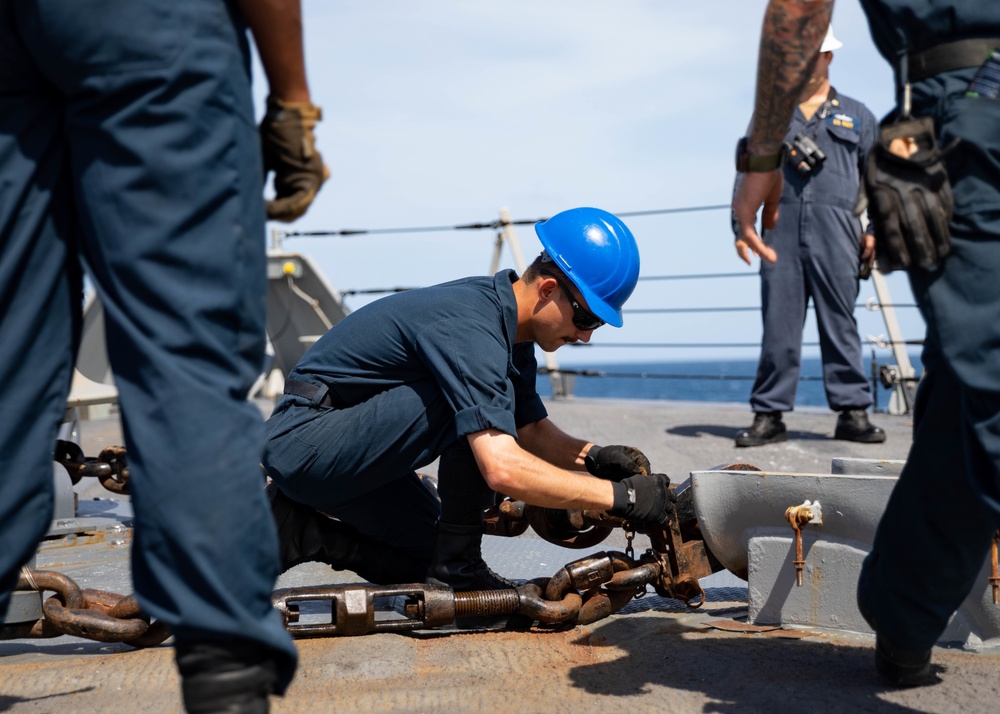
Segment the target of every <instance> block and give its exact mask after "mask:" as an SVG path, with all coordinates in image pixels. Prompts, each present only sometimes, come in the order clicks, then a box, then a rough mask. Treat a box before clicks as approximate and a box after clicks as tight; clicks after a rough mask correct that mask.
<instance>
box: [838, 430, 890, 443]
mask: <svg viewBox="0 0 1000 714" xmlns="http://www.w3.org/2000/svg"><path fill="white" fill-rule="evenodd" d="M833 438H834V439H837V440H838V441H853V442H854V443H855V444H881V443H882V442H884V441H885V432H882V433H881V434H873V435H871V436H865V435H863V434H845V433H843V432H834V434H833Z"/></svg>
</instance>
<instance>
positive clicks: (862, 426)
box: [833, 409, 885, 444]
mask: <svg viewBox="0 0 1000 714" xmlns="http://www.w3.org/2000/svg"><path fill="white" fill-rule="evenodd" d="M833 438H834V439H841V440H843V441H856V442H858V443H861V444H881V443H882V442H883V441H885V432H884V431H883V430H882V429H880V428H879V427H877V426H875V425H874V424H872V423H871V422H870V421H868V412H866V411H865V410H864V409H844V410H843V411H842V412H840V416H839V417H837V429H836V431H834V432H833Z"/></svg>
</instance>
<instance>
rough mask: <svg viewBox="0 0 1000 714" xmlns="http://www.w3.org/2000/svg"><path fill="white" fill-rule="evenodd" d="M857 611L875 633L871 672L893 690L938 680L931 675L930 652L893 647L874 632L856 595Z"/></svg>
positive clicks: (888, 641)
mask: <svg viewBox="0 0 1000 714" xmlns="http://www.w3.org/2000/svg"><path fill="white" fill-rule="evenodd" d="M858 610H860V611H861V616H862V617H863V618H865V622H867V623H868V625H869V627H871V628H872V629H873V630H875V671H876V672H878V674H879V676H880V677H881V678H882V679H883V680H885V682H886V683H888V684H891V685H892V686H894V687H926V686H927V685H930V684H937V683H938V682H940V681H941V679H940V678H939V677H938V676H937V675H936V674H934V673H932V672H931V650H930V649H926V650H907V649H903V648H902V647H899V646H898V645H896V644H895V643H894V642H893V641H892V640H890V639H889V638H888V637H886V636H885V635H883V634H882V633H881V632H879V630H878V625H877V623H876V622H875V620H874V619H873V618H872V617H871V615H870V614H869V613H868V610H867V609H866V608H865V606H864V603H863V602H862V601H861V596H860V595H858Z"/></svg>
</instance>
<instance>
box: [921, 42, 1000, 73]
mask: <svg viewBox="0 0 1000 714" xmlns="http://www.w3.org/2000/svg"><path fill="white" fill-rule="evenodd" d="M997 47H1000V38H996V37H993V38H990V37H978V38H973V39H968V40H955V41H954V42H944V43H942V44H940V45H935V46H934V47H931V48H930V49H929V50H924V51H923V52H914V53H913V54H911V55H908V56H907V58H906V61H907V64H908V65H909V67H908V70H907V74H908V79H909V81H910V82H919V81H920V80H922V79H927V78H928V77H933V76H934V75H935V74H941V73H942V72H951V71H953V70H956V69H965V68H967V67H978V66H979V65H981V64H982V63H983V62H984V61H985V60H986V57H987V56H989V54H990V51H991V50H994V49H996V48H997Z"/></svg>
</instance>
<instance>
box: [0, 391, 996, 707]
mask: <svg viewBox="0 0 1000 714" xmlns="http://www.w3.org/2000/svg"><path fill="white" fill-rule="evenodd" d="M548 406H549V410H550V416H551V417H552V419H553V420H554V421H555V422H556V423H557V424H558V425H559V426H560V427H561V428H563V429H564V430H565V431H567V432H569V433H572V434H575V435H579V436H582V437H586V438H588V439H591V440H594V441H597V442H599V443H626V444H633V445H635V446H638V447H640V448H642V449H643V450H644V451H645V452H646V454H647V455H648V456H649V457H650V460H651V461H652V464H653V467H654V469H656V470H659V471H665V472H667V473H668V474H670V475H671V477H672V478H673V480H674V481H675V482H680V481H683V480H684V479H685V478H686V477H687V475H688V473H689V472H691V471H694V470H704V469H707V468H711V467H713V466H717V465H720V464H728V463H733V462H744V463H747V462H748V463H751V464H754V465H755V466H757V467H759V468H760V469H762V470H766V471H803V472H816V473H828V472H829V469H830V462H831V459H832V458H834V457H859V458H872V459H888V460H897V459H905V458H906V455H907V452H908V450H909V446H910V442H911V436H910V432H911V427H912V423H911V420H910V418H909V417H906V416H889V415H882V414H878V415H873V417H872V420H873V421H874V422H875V423H877V424H879V425H880V426H882V427H883V428H884V429H885V430H886V431H887V433H888V439H887V441H886V442H885V443H884V444H875V445H862V444H852V443H846V442H840V441H834V440H833V439H832V436H833V428H834V423H835V415H834V414H833V413H831V412H829V411H828V410H820V409H801V410H796V411H795V412H793V413H790V414H788V415H786V417H785V421H786V423H787V425H788V428H789V437H790V438H789V441H787V442H784V443H781V444H774V445H769V446H764V447H758V448H755V449H737V448H736V447H735V446H734V445H733V441H732V437H733V434H734V433H735V431H736V430H737V429H738V428H740V427H743V426H746V425H747V424H748V423H749V421H750V414H749V411H748V410H747V408H746V407H745V406H744V405H736V404H708V403H679V402H663V401H656V402H653V401H642V400H583V399H567V400H560V401H555V402H549V403H548ZM264 408H266V407H264ZM81 441H82V446H83V447H84V451H85V453H86V454H87V455H93V454H96V453H97V452H98V451H99V450H100V449H101V448H103V447H105V446H109V445H113V444H117V443H119V442H120V431H119V427H118V422H117V419H115V418H109V419H103V420H95V421H88V422H84V423H83V424H82V429H81ZM428 472H429V473H432V474H433V472H434V469H433V467H431V468H429V469H428ZM85 481H86V480H85ZM77 489H78V492H79V493H80V498H81V504H82V506H81V509H83V508H84V507H88V508H90V510H91V511H92V512H96V511H100V510H102V509H103V510H105V511H107V512H108V513H114V512H121V513H125V514H126V515H127V511H128V504H127V503H123V502H121V501H118V502H116V501H115V499H116V498H119V497H116V496H114V495H113V494H110V493H108V492H106V491H104V490H103V489H102V488H101V487H100V486H99V484H90V485H89V486H88V485H87V484H86V483H85V482H82V483H81V484H80V485H79V486H78V487H77ZM91 499H100V500H96V501H92V500H91ZM109 499H110V500H109ZM129 542H130V532H129V531H128V530H127V529H126V530H124V531H121V532H117V533H116V536H115V537H113V538H110V537H109V538H101V539H95V540H94V542H86V539H83V538H81V539H79V542H77V543H76V544H74V545H72V546H69V547H66V546H65V545H63V546H61V547H43V548H42V549H41V550H40V552H39V556H38V564H37V565H38V567H39V568H40V569H44V568H51V569H53V570H57V571H60V572H64V573H66V574H67V575H69V576H70V577H72V578H74V579H75V580H76V581H77V582H78V583H80V585H81V586H82V587H94V588H102V589H107V590H111V591H114V592H119V593H126V592H129V591H130V587H131V586H130V584H129V575H128V552H129V548H128V545H129ZM636 545H637V550H638V549H639V548H642V547H645V546H644V544H643V543H641V542H639V541H637V544H636ZM600 549H616V550H622V549H624V542H623V539H622V538H620V537H619V536H617V534H616V535H615V536H612V537H611V538H609V539H608V540H607V541H605V542H604V543H602V544H601V545H600V546H598V547H596V548H593V549H591V550H600ZM484 552H485V556H486V559H487V560H488V562H489V563H490V565H491V566H492V567H493V568H494V569H495V570H497V571H498V572H500V573H502V574H503V575H506V576H508V577H512V578H531V577H537V576H545V575H552V574H554V572H555V571H556V570H557V569H558V568H559V567H561V566H562V565H563V564H565V563H567V562H569V561H572V560H575V559H576V558H578V557H580V555H581V554H583V553H586V552H588V551H574V550H567V549H563V548H559V547H557V546H554V545H552V544H549V543H546V542H545V541H542V540H540V539H538V538H537V537H534V536H532V535H531V534H530V532H529V533H528V534H525V535H523V536H520V537H518V538H514V539H505V538H487V539H486V542H485V544H484ZM351 581H352V578H351V577H350V575H349V574H348V575H345V574H343V573H335V572H333V571H332V570H330V569H329V568H327V567H326V566H320V565H319V564H306V565H303V566H299V567H298V568H295V569H293V570H292V571H290V572H289V573H286V574H285V575H284V576H282V580H281V581H280V582H279V586H280V587H285V586H299V585H307V584H329V583H343V582H351ZM702 585H703V586H704V587H705V590H706V594H707V598H706V600H707V601H706V603H705V604H704V606H703V607H701V608H700V609H697V610H692V609H689V608H687V607H686V606H684V604H683V603H681V602H679V601H676V600H671V599H667V598H662V597H659V596H657V595H655V594H650V595H648V596H646V597H644V598H642V599H640V600H634V601H632V602H631V603H630V604H629V605H628V606H626V607H625V608H624V609H623V610H622V611H621V612H619V613H617V614H614V615H612V616H610V617H608V618H606V619H604V620H601V621H598V622H595V623H592V624H590V625H587V626H578V627H575V628H572V629H567V630H562V631H543V630H540V629H539V630H533V631H530V632H486V633H483V632H455V631H423V632H417V633H400V634H396V633H380V634H370V635H365V636H362V637H353V638H351V637H342V638H316V639H302V640H297V646H298V648H299V652H300V655H301V660H300V667H299V670H298V673H297V675H296V678H295V681H294V682H293V683H292V686H291V688H290V690H289V691H288V693H287V695H286V696H285V697H284V698H281V699H275V700H274V702H273V707H272V711H274V712H276V713H278V714H282V713H285V712H306V711H308V712H325V711H331V712H332V711H358V712H367V711H371V712H464V711H489V710H502V711H523V712H563V711H565V712H584V711H603V712H618V711H621V712H626V711H627V712H630V713H631V712H645V711H650V712H652V711H656V712H741V713H742V712H755V711H761V712H764V711H767V712H771V711H775V710H781V709H783V708H794V709H799V710H801V709H807V710H813V711H878V712H883V711H884V712H914V711H916V712H953V711H965V712H987V711H990V712H992V711H995V710H996V702H997V701H998V695H1000V677H998V676H997V673H998V671H1000V653H996V652H977V653H970V652H965V651H960V650H956V649H948V648H937V649H936V650H935V654H934V661H935V662H936V666H937V667H938V669H939V672H940V675H941V681H940V683H939V684H937V685H935V686H932V687H927V688H921V689H910V690H895V689H892V688H889V687H886V686H884V685H883V684H881V683H880V681H879V680H878V679H877V678H876V676H875V673H874V670H873V667H872V646H873V638H872V637H870V636H866V635H862V634H850V633H843V632H832V631H821V630H794V631H792V630H783V629H774V630H771V631H768V632H754V633H746V632H732V631H725V630H722V629H717V627H716V625H719V624H723V625H725V624H726V623H731V622H732V621H733V620H734V619H735V620H737V621H738V620H739V619H740V617H741V615H745V614H746V610H747V584H746V582H745V581H742V580H739V579H738V578H736V577H735V576H733V575H730V574H728V573H717V574H715V575H713V576H711V577H710V578H707V579H705V580H704V581H702ZM0 711H4V712H14V713H20V712H51V711H72V712H107V711H151V712H176V711H181V706H180V696H179V683H178V679H177V675H176V671H175V669H174V666H173V650H172V648H171V646H170V641H168V642H167V643H165V644H163V645H160V646H158V647H153V648H150V649H145V650H135V649H131V648H129V647H127V646H125V645H121V644H102V643H97V642H90V641H87V640H81V639H77V638H73V637H68V636H63V637H58V638H53V639H45V640H27V639H25V640H12V641H6V642H0Z"/></svg>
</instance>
